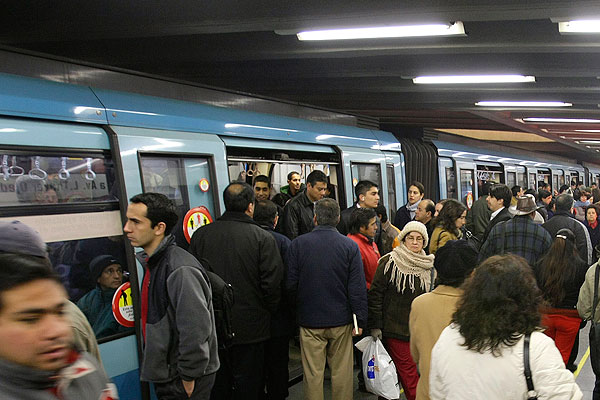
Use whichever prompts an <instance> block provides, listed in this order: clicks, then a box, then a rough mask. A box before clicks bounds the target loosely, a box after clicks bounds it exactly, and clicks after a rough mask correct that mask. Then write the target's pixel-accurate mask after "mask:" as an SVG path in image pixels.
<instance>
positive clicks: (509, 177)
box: [506, 172, 517, 187]
mask: <svg viewBox="0 0 600 400" xmlns="http://www.w3.org/2000/svg"><path fill="white" fill-rule="evenodd" d="M516 184H517V173H516V172H507V173H506V186H508V187H513V186H515V185H516Z"/></svg>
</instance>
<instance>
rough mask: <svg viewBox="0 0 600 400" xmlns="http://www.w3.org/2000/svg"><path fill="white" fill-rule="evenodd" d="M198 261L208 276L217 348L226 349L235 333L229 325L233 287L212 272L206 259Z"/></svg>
mask: <svg viewBox="0 0 600 400" xmlns="http://www.w3.org/2000/svg"><path fill="white" fill-rule="evenodd" d="M199 261H200V264H202V266H203V267H204V270H205V272H206V275H208V280H209V281H210V287H211V290H212V301H213V310H214V313H215V328H216V330H217V341H218V343H219V348H220V349H227V348H229V347H230V346H231V344H232V342H233V338H234V337H235V332H233V325H232V323H231V315H232V309H233V303H234V298H233V287H232V286H231V285H230V284H229V283H227V282H225V281H224V280H223V278H221V277H220V276H219V275H217V274H216V273H214V272H213V268H212V265H211V264H210V262H209V261H208V260H207V259H205V258H201V259H200V260H199Z"/></svg>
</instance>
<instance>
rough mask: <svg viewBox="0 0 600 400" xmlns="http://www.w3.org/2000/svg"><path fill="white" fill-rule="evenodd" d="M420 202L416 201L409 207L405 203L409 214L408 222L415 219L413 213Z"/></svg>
mask: <svg viewBox="0 0 600 400" xmlns="http://www.w3.org/2000/svg"><path fill="white" fill-rule="evenodd" d="M420 202H421V200H419V201H417V202H416V203H415V204H413V205H410V204H408V203H406V209H407V210H408V212H409V213H410V220H411V221H412V220H413V219H415V212H416V211H417V208H419V203H420Z"/></svg>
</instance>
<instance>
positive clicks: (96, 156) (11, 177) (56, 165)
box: [0, 150, 118, 206]
mask: <svg viewBox="0 0 600 400" xmlns="http://www.w3.org/2000/svg"><path fill="white" fill-rule="evenodd" d="M0 162H1V163H2V164H1V166H0V175H1V176H0V206H21V205H33V204H35V205H39V204H59V203H61V204H62V203H64V204H66V203H69V204H73V203H89V202H96V201H116V200H118V193H117V186H116V185H114V182H115V171H114V166H113V163H112V160H111V159H110V158H109V157H104V155H103V154H102V153H90V154H77V155H74V154H65V153H63V154H60V153H53V154H43V153H42V155H39V154H32V153H30V154H23V153H11V152H8V151H4V152H3V151H2V150H0Z"/></svg>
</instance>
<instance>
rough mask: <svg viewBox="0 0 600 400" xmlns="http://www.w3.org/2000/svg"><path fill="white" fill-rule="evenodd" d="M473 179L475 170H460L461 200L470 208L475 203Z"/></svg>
mask: <svg viewBox="0 0 600 400" xmlns="http://www.w3.org/2000/svg"><path fill="white" fill-rule="evenodd" d="M473 179H474V171H473V170H472V169H461V170H460V193H461V196H462V198H461V201H462V202H463V203H464V204H466V205H467V207H468V208H469V209H470V208H471V206H472V205H473Z"/></svg>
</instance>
